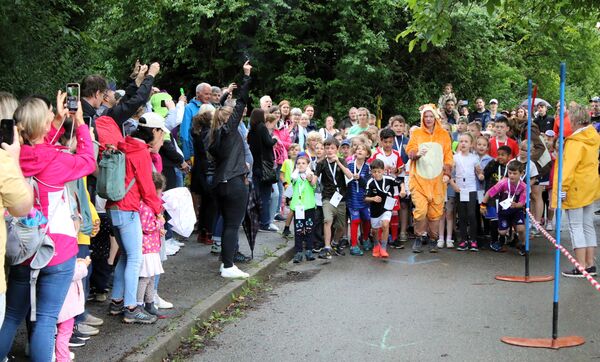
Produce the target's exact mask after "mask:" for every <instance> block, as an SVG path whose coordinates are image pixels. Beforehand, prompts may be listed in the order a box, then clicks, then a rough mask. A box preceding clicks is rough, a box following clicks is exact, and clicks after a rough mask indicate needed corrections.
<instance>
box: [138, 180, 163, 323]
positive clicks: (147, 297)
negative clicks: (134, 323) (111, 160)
mask: <svg viewBox="0 0 600 362" xmlns="http://www.w3.org/2000/svg"><path fill="white" fill-rule="evenodd" d="M152 181H153V182H154V187H155V188H156V194H157V195H158V197H159V198H160V197H161V196H162V191H163V190H164V189H165V185H166V179H165V177H164V176H163V175H162V174H160V173H157V172H154V173H152ZM140 220H141V223H142V233H143V237H142V254H143V255H142V256H143V259H142V267H141V269H140V280H139V282H138V290H137V303H138V305H139V306H140V307H142V308H143V310H144V311H145V312H146V313H148V314H150V315H151V316H152V317H154V318H150V319H148V322H147V323H148V324H150V323H154V322H156V319H158V318H164V315H162V314H161V313H159V311H158V309H157V308H156V306H155V305H154V295H155V294H156V292H155V290H154V283H155V280H154V279H155V277H156V276H157V275H160V274H162V273H164V270H163V267H162V261H161V260H160V254H159V253H160V246H161V236H164V235H165V229H164V225H165V219H164V217H163V216H162V215H160V217H158V218H157V217H156V215H154V212H153V211H152V209H150V207H149V206H148V205H146V204H145V203H144V202H142V203H141V204H140Z"/></svg>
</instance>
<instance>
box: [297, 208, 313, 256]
mask: <svg viewBox="0 0 600 362" xmlns="http://www.w3.org/2000/svg"><path fill="white" fill-rule="evenodd" d="M314 231H315V209H308V210H304V219H297V218H294V247H295V249H296V252H300V253H301V252H302V250H303V248H304V250H312V248H313V237H314Z"/></svg>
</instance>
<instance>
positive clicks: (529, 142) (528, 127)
mask: <svg viewBox="0 0 600 362" xmlns="http://www.w3.org/2000/svg"><path fill="white" fill-rule="evenodd" d="M532 86H533V82H532V81H531V79H530V80H529V81H528V82H527V110H528V111H527V163H526V165H525V169H526V171H525V180H526V181H527V182H526V184H527V203H526V209H527V210H529V205H530V203H531V196H530V194H531V179H530V177H529V174H530V172H531V170H530V167H529V164H530V163H531V113H532V109H531V90H532ZM530 229H531V222H530V221H529V217H526V218H525V276H526V277H528V276H529V233H530Z"/></svg>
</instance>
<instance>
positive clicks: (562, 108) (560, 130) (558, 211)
mask: <svg viewBox="0 0 600 362" xmlns="http://www.w3.org/2000/svg"><path fill="white" fill-rule="evenodd" d="M566 78H567V66H566V64H565V63H564V62H562V63H560V110H559V112H560V124H559V128H558V160H557V161H558V182H557V185H556V192H557V195H556V196H557V205H556V243H557V244H558V245H560V231H561V230H560V229H561V227H560V226H561V214H562V198H561V197H560V192H561V190H562V176H563V175H562V172H563V148H564V139H563V138H564V133H565V132H564V129H565V128H564V123H565V82H566ZM554 265H555V267H554V303H553V304H552V339H556V338H557V337H558V298H559V281H560V279H559V278H560V250H559V249H558V248H556V252H555V257H554Z"/></svg>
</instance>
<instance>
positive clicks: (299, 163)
mask: <svg viewBox="0 0 600 362" xmlns="http://www.w3.org/2000/svg"><path fill="white" fill-rule="evenodd" d="M309 163H310V158H309V157H308V155H307V154H306V153H304V152H301V153H300V154H298V157H297V158H296V169H295V170H294V172H293V173H292V176H291V180H292V186H293V189H294V194H293V196H292V202H291V203H290V210H292V211H293V212H294V218H295V223H294V236H295V238H294V241H295V249H296V254H295V255H294V263H300V262H301V261H302V258H303V257H304V256H306V260H307V261H312V260H315V257H314V256H313V253H312V248H313V233H314V225H315V208H316V203H315V188H316V185H317V176H315V174H314V173H313V171H312V170H311V169H310V167H309ZM303 251H304V253H303Z"/></svg>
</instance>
